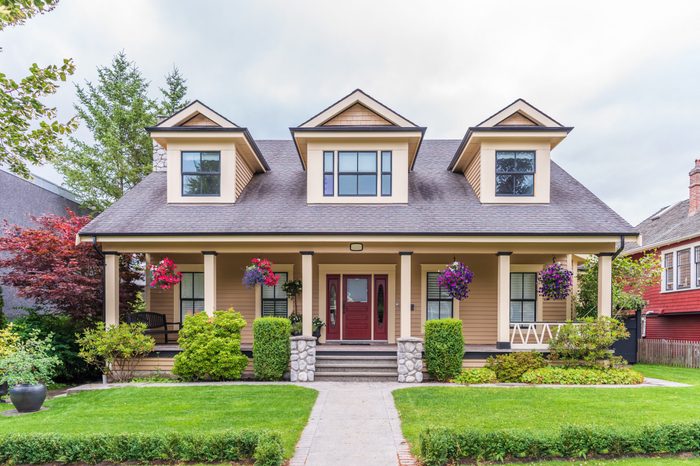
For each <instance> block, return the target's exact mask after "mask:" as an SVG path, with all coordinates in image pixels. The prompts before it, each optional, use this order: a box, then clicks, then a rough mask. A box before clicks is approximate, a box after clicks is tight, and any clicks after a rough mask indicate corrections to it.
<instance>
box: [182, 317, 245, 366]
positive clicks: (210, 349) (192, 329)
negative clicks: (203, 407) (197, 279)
mask: <svg viewBox="0 0 700 466" xmlns="http://www.w3.org/2000/svg"><path fill="white" fill-rule="evenodd" d="M245 326H246V321H245V319H243V317H242V316H241V314H240V313H239V312H236V311H234V310H233V308H231V309H229V310H228V311H214V316H213V317H209V316H208V315H207V314H206V313H204V312H198V313H196V314H194V315H191V316H187V317H186V318H185V323H184V325H183V326H182V329H181V330H180V338H179V340H178V344H179V345H180V348H182V352H180V353H178V355H177V356H175V363H174V366H173V373H174V374H175V375H177V376H178V377H180V378H181V379H183V380H238V379H240V378H241V375H243V370H244V369H245V368H246V366H247V365H248V358H247V357H246V356H245V355H244V354H243V353H241V329H242V328H243V327H245Z"/></svg>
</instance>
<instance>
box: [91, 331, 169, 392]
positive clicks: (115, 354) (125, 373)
mask: <svg viewBox="0 0 700 466" xmlns="http://www.w3.org/2000/svg"><path fill="white" fill-rule="evenodd" d="M78 345H79V346H80V353H78V354H79V355H80V357H81V358H83V359H84V360H85V361H86V362H87V363H88V364H92V365H94V366H96V367H98V368H100V370H101V371H102V373H103V374H105V375H106V376H107V377H110V378H112V379H113V380H116V381H118V382H124V381H127V380H131V379H132V378H133V376H134V370H135V369H136V366H138V363H139V362H140V361H141V360H142V359H143V358H145V357H146V355H148V353H150V352H151V351H153V348H154V347H155V346H156V342H155V340H154V339H153V338H152V337H150V336H148V335H146V324H143V323H135V324H119V325H112V326H109V327H105V324H104V322H98V323H97V324H96V325H95V327H94V328H90V329H87V330H85V332H83V335H82V336H81V337H80V338H78Z"/></svg>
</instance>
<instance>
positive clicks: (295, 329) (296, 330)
mask: <svg viewBox="0 0 700 466" xmlns="http://www.w3.org/2000/svg"><path fill="white" fill-rule="evenodd" d="M289 320H290V322H291V323H292V336H294V337H298V336H299V335H301V333H302V327H301V316H300V315H299V314H297V313H296V312H293V313H292V314H291V315H290V316H289Z"/></svg>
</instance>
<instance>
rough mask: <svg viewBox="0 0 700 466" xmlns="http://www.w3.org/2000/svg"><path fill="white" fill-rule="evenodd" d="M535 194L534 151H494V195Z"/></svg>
mask: <svg viewBox="0 0 700 466" xmlns="http://www.w3.org/2000/svg"><path fill="white" fill-rule="evenodd" d="M534 194H535V151H513V150H510V151H501V150H499V151H496V195H497V196H533V195H534Z"/></svg>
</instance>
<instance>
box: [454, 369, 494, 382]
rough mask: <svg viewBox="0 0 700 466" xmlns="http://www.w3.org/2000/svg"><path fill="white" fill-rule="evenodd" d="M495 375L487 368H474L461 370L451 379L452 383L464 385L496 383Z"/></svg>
mask: <svg viewBox="0 0 700 466" xmlns="http://www.w3.org/2000/svg"><path fill="white" fill-rule="evenodd" d="M496 382H498V379H497V378H496V373H495V372H494V371H492V370H491V369H489V368H487V367H476V368H474V369H462V372H461V373H460V374H459V375H458V376H457V377H455V378H454V379H452V383H460V384H464V385H468V384H474V383H496Z"/></svg>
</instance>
